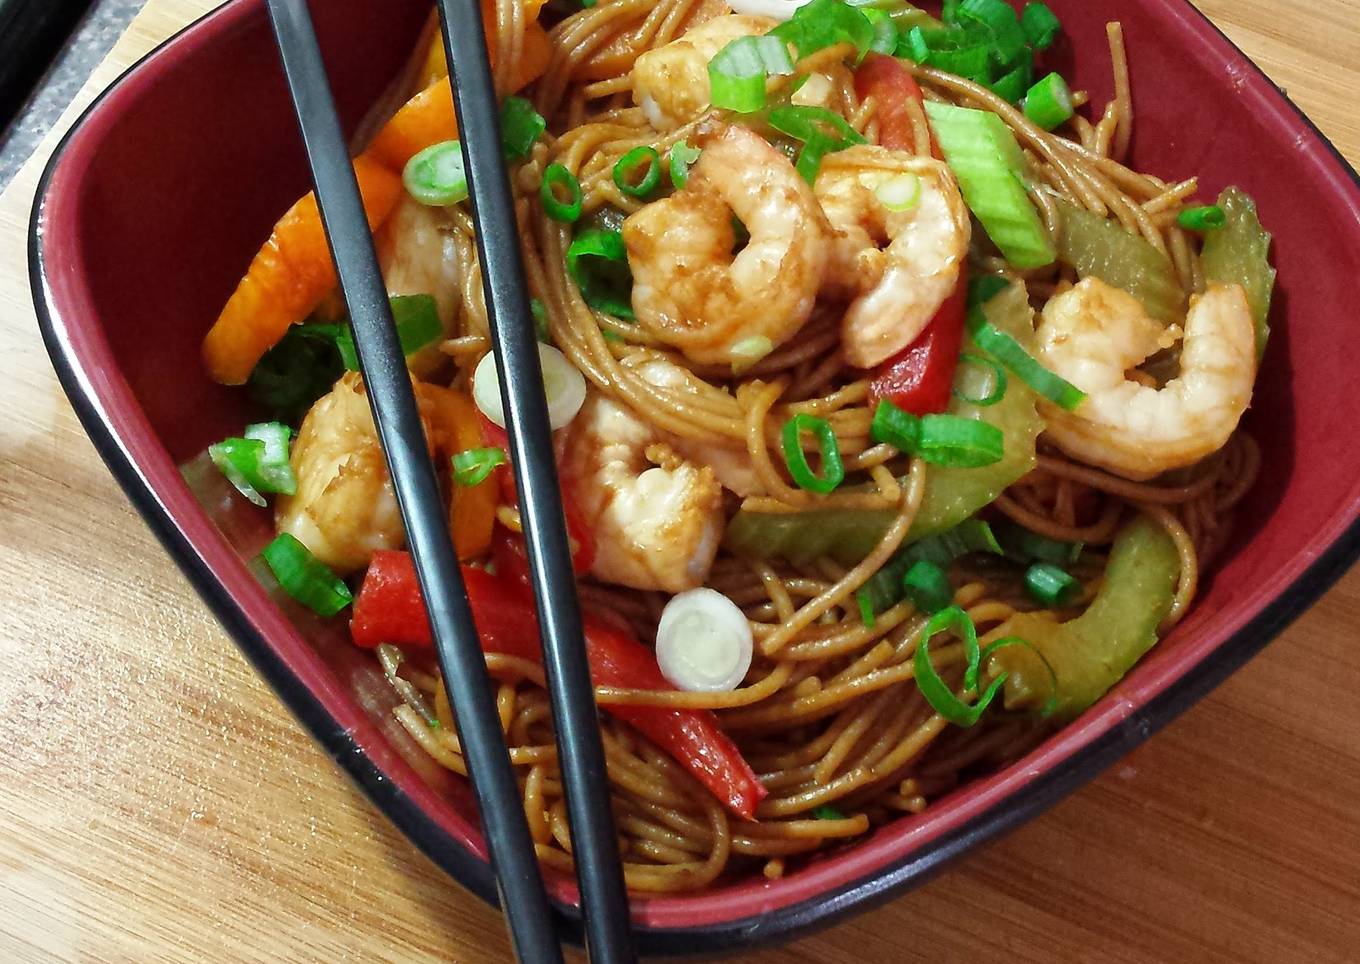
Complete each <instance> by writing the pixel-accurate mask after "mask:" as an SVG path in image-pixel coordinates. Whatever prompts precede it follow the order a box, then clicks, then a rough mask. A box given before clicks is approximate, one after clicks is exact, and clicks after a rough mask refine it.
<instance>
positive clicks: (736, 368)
mask: <svg viewBox="0 0 1360 964" xmlns="http://www.w3.org/2000/svg"><path fill="white" fill-rule="evenodd" d="M729 350H730V352H731V354H732V374H734V375H740V374H742V373H743V372H745V371H746V370H747V369H749V368H750V367H751V366H752V365H754V364H755V363H756V362H758V361H760V360H761V359H762V358H764V357H765V356H766V355H768V354H769V353H770V352H772V351H774V342H772V341H770V339H768V338H766V337H765V336H764V335H752V336H751V337H750V338H743V339H742V340H741V341H739V342H737V343H735V344H734V345H733V346H732V347H731V349H729Z"/></svg>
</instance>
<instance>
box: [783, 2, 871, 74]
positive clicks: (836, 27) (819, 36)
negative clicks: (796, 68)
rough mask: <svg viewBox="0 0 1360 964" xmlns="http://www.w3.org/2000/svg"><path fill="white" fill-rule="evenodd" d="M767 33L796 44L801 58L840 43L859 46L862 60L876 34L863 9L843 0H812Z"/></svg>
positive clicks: (857, 53) (856, 48) (858, 49)
mask: <svg viewBox="0 0 1360 964" xmlns="http://www.w3.org/2000/svg"><path fill="white" fill-rule="evenodd" d="M766 36H769V37H777V38H779V39H780V40H783V41H786V42H788V43H791V44H793V46H794V47H795V48H796V49H797V51H798V59H799V60H802V59H803V58H804V57H806V56H808V55H809V54H812V53H815V52H816V51H818V50H822V49H823V48H825V47H832V46H834V45H836V44H840V43H850V44H854V46H855V59H856V60H857V61H858V60H860V59H862V58H863V57H864V55H865V54H866V53H868V51H869V48H870V47H871V46H872V45H873V42H874V38H875V36H876V33H875V30H874V25H873V24H872V23H870V22H869V18H868V17H866V16H865V15H864V13H863V11H861V10H857V9H855V8H854V7H852V6H850V5H848V4H846V3H842V2H841V0H812V2H811V3H805V4H803V5H802V6H801V7H799V8H798V9H797V10H795V11H794V12H793V16H792V17H790V18H789V19H788V20H787V21H785V22H784V23H781V24H780V25H779V26H777V27H775V28H774V29H773V30H771V31H770V32H769V33H768V34H766Z"/></svg>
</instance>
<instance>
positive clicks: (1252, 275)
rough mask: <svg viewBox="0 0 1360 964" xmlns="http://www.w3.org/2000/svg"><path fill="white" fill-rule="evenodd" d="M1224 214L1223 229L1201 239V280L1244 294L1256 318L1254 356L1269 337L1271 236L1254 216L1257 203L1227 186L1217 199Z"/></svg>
mask: <svg viewBox="0 0 1360 964" xmlns="http://www.w3.org/2000/svg"><path fill="white" fill-rule="evenodd" d="M1218 206H1219V207H1221V208H1222V209H1223V213H1224V214H1225V215H1227V218H1228V223H1227V225H1225V226H1224V227H1222V228H1220V229H1218V230H1216V231H1210V232H1209V233H1208V234H1207V235H1205V238H1204V252H1203V263H1204V277H1206V278H1207V279H1209V280H1210V281H1218V282H1221V283H1223V284H1238V285H1241V286H1242V289H1243V290H1244V291H1245V292H1246V293H1247V301H1248V302H1249V303H1250V304H1251V313H1252V316H1253V317H1254V318H1255V319H1256V357H1257V359H1258V360H1259V359H1260V357H1261V355H1263V354H1264V353H1265V350H1266V339H1267V338H1268V337H1269V336H1270V325H1269V324H1268V321H1269V317H1270V298H1271V295H1272V294H1273V292H1274V289H1275V269H1274V268H1272V267H1271V266H1270V233H1269V232H1268V231H1266V229H1265V228H1263V227H1261V221H1260V219H1259V218H1258V217H1257V216H1256V202H1255V201H1253V200H1252V199H1251V198H1250V197H1248V196H1247V194H1246V193H1245V192H1244V191H1242V190H1241V189H1239V188H1235V187H1230V188H1228V189H1227V190H1226V191H1224V192H1223V193H1222V194H1221V195H1219V198H1218Z"/></svg>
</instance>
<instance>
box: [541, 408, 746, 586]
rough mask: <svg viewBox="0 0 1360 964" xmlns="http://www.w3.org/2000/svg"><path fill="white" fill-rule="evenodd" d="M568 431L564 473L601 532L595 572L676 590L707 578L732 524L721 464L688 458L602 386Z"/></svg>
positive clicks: (616, 579) (618, 580) (626, 581)
mask: <svg viewBox="0 0 1360 964" xmlns="http://www.w3.org/2000/svg"><path fill="white" fill-rule="evenodd" d="M567 433H568V434H567V438H566V441H565V444H564V446H563V448H564V453H563V473H564V475H566V476H567V477H568V478H570V479H572V481H573V482H574V483H575V488H574V490H573V491H574V492H575V494H576V499H577V503H578V505H579V507H580V509H581V512H582V514H583V515H584V516H585V519H586V521H587V523H588V524H589V525H590V526H591V528H592V530H593V531H594V534H595V561H594V563H593V565H592V566H591V573H592V575H594V576H595V577H596V578H598V579H602V580H604V581H605V582H612V583H617V584H619V585H623V586H631V587H632V588H634V589H660V590H664V591H665V592H670V593H678V592H683V591H685V590H686V589H694V588H696V587H698V586H701V585H703V583H704V580H705V579H706V578H707V577H708V571H709V569H710V568H711V567H712V565H713V558H714V556H715V555H716V554H717V551H718V544H719V542H721V540H722V534H723V523H724V517H723V511H722V487H721V486H720V485H719V484H718V480H717V478H716V477H715V476H714V474H713V470H712V469H710V468H708V467H707V466H702V467H700V466H695V465H693V464H691V463H689V462H686V461H684V460H683V459H681V458H680V457H679V456H677V455H676V454H675V453H674V452H673V451H671V450H670V448H669V447H668V446H666V445H665V444H664V443H662V442H660V441H658V439H659V436H658V433H657V432H656V431H655V430H654V429H653V428H652V427H651V426H650V425H648V424H647V423H646V422H644V421H643V420H642V419H640V418H638V417H637V416H636V415H635V414H634V413H633V412H632V410H631V409H629V408H627V407H625V406H624V405H622V404H621V403H619V402H616V401H614V400H613V399H611V398H608V397H607V396H605V395H603V394H601V393H599V392H597V391H594V390H592V391H591V393H590V395H589V396H588V397H587V398H586V403H585V405H584V406H583V407H582V408H581V411H580V413H579V414H578V415H577V416H576V418H575V419H574V420H573V421H572V423H571V426H570V428H569V429H568V430H567Z"/></svg>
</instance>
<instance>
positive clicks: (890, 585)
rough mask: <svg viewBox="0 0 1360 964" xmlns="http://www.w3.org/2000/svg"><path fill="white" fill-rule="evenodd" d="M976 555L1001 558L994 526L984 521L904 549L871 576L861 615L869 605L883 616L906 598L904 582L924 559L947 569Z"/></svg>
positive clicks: (864, 590)
mask: <svg viewBox="0 0 1360 964" xmlns="http://www.w3.org/2000/svg"><path fill="white" fill-rule="evenodd" d="M974 552H985V553H988V554H990V555H1001V546H1000V545H998V544H997V541H996V537H995V536H994V535H992V529H991V526H989V525H988V524H987V523H986V522H983V521H982V520H981V519H976V518H974V519H965V520H963V521H962V522H960V523H959V524H958V525H956V526H955V527H954V528H952V529H947V530H945V531H944V532H941V533H938V534H936V535H933V536H928V537H926V538H924V539H921V540H919V541H917V542H913V543H912V544H911V545H909V546H907V547H906V548H905V549H902V550H901V551H900V552H898V553H897V554H896V555H895V556H893V557H892V558H891V559H889V560H888V561H887V563H885V564H884V566H883V568H882V569H880V570H878V572H876V573H874V574H873V575H872V576H870V577H869V578H868V579H867V580H865V583H864V585H863V586H861V587H860V589H859V592H858V593H857V594H856V595H857V596H858V598H859V601H860V606H861V610H860V611H861V615H862V614H863V607H864V605H865V603H867V604H868V606H869V608H870V611H872V612H874V613H881V612H883V611H884V610H885V609H890V608H891V607H893V606H895V605H897V604H898V603H899V602H900V601H901V600H902V598H903V580H904V579H905V577H906V574H907V572H908V570H910V569H911V567H912V566H914V565H915V564H916V563H917V562H919V561H920V560H922V559H925V560H928V561H930V562H933V563H935V565H937V566H939V567H941V568H944V567H947V566H949V565H950V564H951V563H953V562H954V560H956V559H959V558H961V557H962V556H966V555H969V554H971V553H974Z"/></svg>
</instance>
